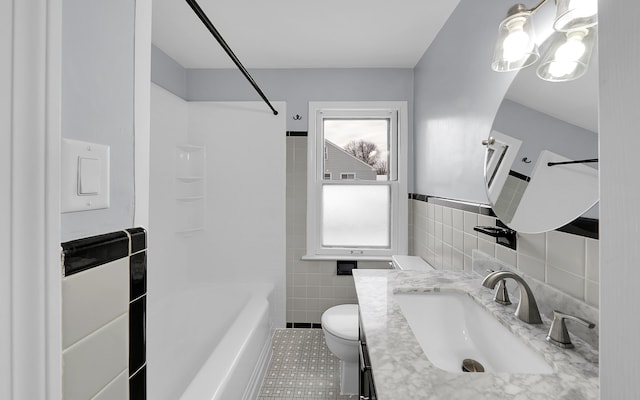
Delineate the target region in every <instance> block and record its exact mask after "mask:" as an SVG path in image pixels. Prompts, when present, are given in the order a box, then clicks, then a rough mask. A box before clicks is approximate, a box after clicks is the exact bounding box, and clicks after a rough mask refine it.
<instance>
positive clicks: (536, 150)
mask: <svg viewBox="0 0 640 400" xmlns="http://www.w3.org/2000/svg"><path fill="white" fill-rule="evenodd" d="M493 129H496V130H497V131H499V132H502V133H504V134H506V135H509V136H511V137H514V138H516V139H520V140H522V141H523V142H522V146H521V147H520V151H519V153H518V156H517V157H516V162H515V163H514V167H513V168H512V169H513V170H514V171H517V172H520V173H521V174H525V175H527V176H531V173H532V170H533V166H534V165H535V161H536V159H537V158H538V155H539V154H540V151H542V150H545V149H546V150H551V151H553V152H554V153H558V154H561V155H563V156H565V157H568V158H571V159H574V160H580V159H586V158H597V157H598V134H597V133H595V132H591V131H589V130H587V129H584V128H580V127H579V126H575V125H571V124H569V123H566V122H564V121H561V120H559V119H557V118H554V117H551V116H549V115H547V114H543V113H541V112H538V111H535V110H532V109H531V108H528V107H525V106H523V105H522V104H519V103H516V102H513V101H511V100H506V99H505V100H504V101H503V102H502V104H501V105H500V109H499V110H498V115H496V119H495V121H494V124H493ZM523 157H528V158H529V159H530V160H532V163H530V164H527V163H523V162H520V160H521V159H522V158H523ZM596 165H597V164H596Z"/></svg>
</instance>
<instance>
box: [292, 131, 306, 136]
mask: <svg viewBox="0 0 640 400" xmlns="http://www.w3.org/2000/svg"><path fill="white" fill-rule="evenodd" d="M287 136H309V133H308V132H307V131H287Z"/></svg>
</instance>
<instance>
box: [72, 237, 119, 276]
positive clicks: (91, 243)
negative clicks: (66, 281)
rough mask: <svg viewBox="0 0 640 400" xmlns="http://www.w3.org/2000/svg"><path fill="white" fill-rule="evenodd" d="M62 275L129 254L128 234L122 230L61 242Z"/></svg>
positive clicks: (74, 272)
mask: <svg viewBox="0 0 640 400" xmlns="http://www.w3.org/2000/svg"><path fill="white" fill-rule="evenodd" d="M61 246H62V254H63V255H64V275H65V276H69V275H73V274H76V273H78V272H82V271H86V270H88V269H91V268H94V267H97V266H100V265H103V264H106V263H108V262H111V261H115V260H118V259H121V258H124V257H127V256H128V255H129V236H127V233H126V232H124V231H118V232H111V233H106V234H104V235H97V236H91V237H87V238H82V239H77V240H72V241H69V242H65V243H62V244H61Z"/></svg>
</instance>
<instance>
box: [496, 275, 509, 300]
mask: <svg viewBox="0 0 640 400" xmlns="http://www.w3.org/2000/svg"><path fill="white" fill-rule="evenodd" d="M493 300H494V301H495V302H496V303H498V304H502V305H503V306H508V305H509V304H511V299H509V292H508V291H507V280H506V279H503V280H501V281H500V282H498V288H497V289H496V293H495V295H494V296H493Z"/></svg>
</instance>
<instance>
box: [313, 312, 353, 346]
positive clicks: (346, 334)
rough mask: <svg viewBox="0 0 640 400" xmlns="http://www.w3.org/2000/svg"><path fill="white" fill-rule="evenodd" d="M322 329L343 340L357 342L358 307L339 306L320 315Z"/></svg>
mask: <svg viewBox="0 0 640 400" xmlns="http://www.w3.org/2000/svg"><path fill="white" fill-rule="evenodd" d="M321 322H322V328H323V329H324V330H326V331H327V332H328V333H330V334H331V335H333V336H335V337H338V338H341V339H344V340H353V341H357V340H358V305H357V304H341V305H338V306H334V307H331V308H330V309H328V310H327V311H325V312H324V313H323V314H322V319H321Z"/></svg>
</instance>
